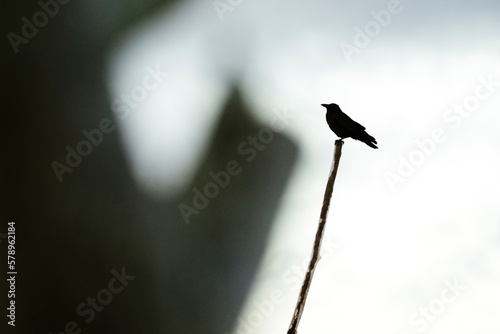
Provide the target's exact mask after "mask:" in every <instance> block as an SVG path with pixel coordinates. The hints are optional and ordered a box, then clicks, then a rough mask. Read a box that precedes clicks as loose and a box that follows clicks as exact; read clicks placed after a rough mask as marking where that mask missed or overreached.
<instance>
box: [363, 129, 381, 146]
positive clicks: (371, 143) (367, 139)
mask: <svg viewBox="0 0 500 334" xmlns="http://www.w3.org/2000/svg"><path fill="white" fill-rule="evenodd" d="M365 134H366V136H364V138H363V143H365V144H366V145H368V146H370V147H371V148H375V149H378V147H377V145H375V144H377V141H376V140H375V138H373V137H372V136H370V135H369V134H368V133H366V132H365Z"/></svg>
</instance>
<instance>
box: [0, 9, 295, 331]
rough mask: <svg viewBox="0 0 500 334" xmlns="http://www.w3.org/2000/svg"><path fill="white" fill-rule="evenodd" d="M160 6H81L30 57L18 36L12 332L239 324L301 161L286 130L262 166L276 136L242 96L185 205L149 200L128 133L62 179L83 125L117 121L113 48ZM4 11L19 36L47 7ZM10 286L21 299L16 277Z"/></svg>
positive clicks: (12, 103) (231, 106) (7, 49)
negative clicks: (215, 176)
mask: <svg viewBox="0 0 500 334" xmlns="http://www.w3.org/2000/svg"><path fill="white" fill-rule="evenodd" d="M160 3H161V2H160V1H146V2H145V4H144V5H143V4H141V5H134V4H135V2H133V1H130V0H129V1H117V0H115V1H97V0H89V1H85V2H74V1H71V2H68V3H67V4H64V5H63V4H59V12H58V13H57V14H56V15H55V16H54V17H49V21H48V23H47V24H46V25H45V26H43V27H42V28H39V29H38V32H37V34H36V36H34V37H33V38H30V39H28V42H27V43H25V44H20V45H19V50H18V53H15V52H14V50H13V47H12V45H11V43H10V42H9V40H8V39H6V38H4V43H3V44H2V47H3V50H2V52H1V53H0V54H1V57H2V59H1V63H2V67H1V79H0V82H1V83H2V86H1V88H2V89H1V93H0V94H2V97H1V99H0V100H1V102H0V103H1V104H2V116H3V119H2V121H1V125H0V126H1V135H2V140H1V144H0V145H1V151H2V159H1V162H0V173H1V181H2V187H1V189H2V192H3V199H2V210H1V219H0V232H1V233H3V232H6V230H7V222H8V221H15V222H16V236H17V237H16V270H17V272H18V275H17V281H16V327H15V328H13V327H10V326H8V325H7V321H6V319H5V316H4V321H2V322H1V324H0V332H2V333H7V332H9V330H10V331H15V332H16V333H49V332H52V333H54V334H55V333H60V332H69V331H74V332H78V329H81V332H82V333H173V332H176V333H217V334H222V333H224V332H225V331H230V330H231V328H232V326H233V325H234V324H235V322H236V316H237V314H238V312H239V310H240V308H241V306H242V303H243V302H244V300H245V297H246V294H247V292H248V289H249V286H250V283H251V281H252V278H253V275H254V273H255V270H256V268H257V265H258V262H259V260H260V258H261V256H262V253H263V251H264V248H265V244H266V240H267V235H268V231H269V228H270V226H271V223H272V220H273V218H274V215H275V213H276V210H277V208H278V203H279V200H280V197H281V195H282V193H283V190H284V187H285V185H286V182H287V179H288V178H289V176H290V172H291V168H292V166H293V162H294V160H295V157H296V153H297V152H296V147H295V145H293V144H292V143H291V142H290V141H289V140H287V139H285V138H284V137H283V136H282V135H280V134H279V133H274V139H273V140H272V142H270V143H269V144H268V145H266V146H265V149H264V150H262V151H258V153H257V156H256V157H255V159H254V160H253V161H252V162H248V161H246V158H247V157H248V156H247V155H242V154H240V153H238V145H240V144H241V143H242V142H243V141H246V140H248V138H247V137H248V136H249V135H256V134H257V133H259V131H261V130H262V127H260V126H259V125H258V124H257V123H256V122H255V121H253V120H252V119H251V118H250V117H249V116H248V110H247V109H246V108H245V107H244V105H243V103H242V101H241V98H240V97H239V94H238V93H237V92H236V91H235V93H234V94H233V95H232V98H231V100H230V101H229V102H228V104H227V106H226V109H225V111H224V113H223V114H222V118H221V121H220V124H219V127H218V129H217V130H216V132H215V137H214V139H213V142H212V145H211V146H210V149H209V151H208V153H207V156H206V158H205V159H204V161H203V163H202V165H201V166H200V169H199V171H198V173H197V176H196V178H195V179H194V181H193V184H192V185H191V186H190V187H189V188H188V189H186V192H185V194H183V195H182V196H179V198H176V199H164V200H152V199H151V198H149V197H147V196H145V195H144V194H141V193H140V192H139V191H138V188H137V187H136V185H135V184H134V183H133V181H132V179H131V177H130V172H129V170H128V166H127V162H126V160H125V158H124V154H123V150H122V147H121V143H120V141H119V140H118V132H117V131H116V130H112V131H110V133H108V134H105V135H104V137H103V139H102V142H101V143H100V144H99V145H96V146H93V148H92V152H91V154H89V155H88V156H85V157H83V158H82V161H80V162H79V163H76V162H75V164H76V165H77V166H76V167H74V168H72V171H71V172H66V173H64V175H63V181H62V182H59V181H58V178H57V177H56V175H55V173H54V170H53V167H52V164H53V162H54V161H58V162H61V163H64V162H65V159H66V155H67V154H68V152H67V149H66V147H67V146H70V147H71V148H73V149H75V148H76V147H77V145H78V143H80V142H81V141H82V140H83V139H86V137H85V136H84V134H83V133H82V130H87V131H91V130H93V129H96V128H97V127H98V126H99V124H100V123H101V122H102V120H103V119H105V118H108V119H110V120H112V119H113V115H112V113H111V109H110V101H109V99H108V93H107V88H106V85H105V81H104V77H105V75H104V70H105V60H106V52H107V47H108V44H109V41H110V40H111V39H112V37H113V36H115V35H119V33H120V31H123V29H130V27H129V26H128V23H129V22H135V21H137V20H138V19H139V17H141V15H144V13H148V12H151V11H152V9H151V8H152V7H151V6H152V5H154V6H156V5H157V4H160ZM163 3H172V2H168V1H164V2H163ZM146 4H147V5H146ZM149 5H151V6H149ZM134 6H135V7H134ZM137 6H139V7H140V8H139V9H140V10H138V8H137ZM130 8H132V10H130ZM154 8H156V7H154ZM2 9H3V10H2V14H1V17H2V20H1V23H0V24H1V26H2V28H3V29H2V31H3V32H4V33H7V32H15V33H16V34H21V27H22V25H23V21H21V18H22V17H23V16H26V17H28V20H31V18H32V15H33V14H34V13H37V12H39V11H40V10H41V9H40V5H39V3H38V2H37V1H29V2H26V1H24V2H16V1H13V2H8V3H4V5H3V6H2ZM112 9H113V10H115V11H113V10H112ZM112 126H114V123H111V125H110V126H109V128H111V127H112ZM230 160H236V161H238V162H239V164H240V167H241V169H242V170H241V173H239V174H238V175H235V176H232V177H231V180H230V183H229V184H228V185H227V186H226V187H225V188H224V189H220V194H218V196H217V197H214V198H212V199H210V203H209V204H208V205H207V206H206V207H205V208H204V209H203V210H200V213H199V214H197V215H193V216H191V223H190V224H189V225H188V224H186V223H185V221H184V218H183V216H182V214H181V212H180V210H179V204H180V203H183V202H186V203H188V204H192V203H191V202H190V201H192V194H193V191H192V188H193V187H197V188H199V189H202V188H203V187H204V185H206V183H207V182H208V181H211V180H212V179H211V178H210V172H211V171H213V172H214V173H216V172H219V171H221V170H223V169H225V168H227V163H228V161H230ZM4 240H5V239H2V240H1V241H2V243H0V245H1V246H0V248H1V249H2V254H4V255H5V254H6V242H5V241H4ZM3 263H4V264H3V265H2V266H0V268H1V270H2V271H3V272H4V273H5V272H6V271H7V270H6V267H5V264H6V262H5V261H3ZM123 268H124V269H123ZM117 275H118V276H119V277H121V280H120V279H116V278H117ZM132 277H133V278H132ZM127 278H128V279H129V281H127V280H126V279H127ZM123 282H125V283H127V284H126V285H125V283H123ZM121 286H123V289H121V290H120V289H119V287H121ZM0 290H1V291H3V293H6V292H7V291H8V287H7V284H6V280H5V279H4V280H1V283H0ZM118 290H119V291H118ZM109 291H115V292H113V293H111V294H110V292H109ZM110 296H111V299H109V298H110ZM95 303H96V304H97V306H93V305H95ZM1 306H2V308H3V309H4V311H5V310H6V308H7V299H6V298H2V302H1ZM75 326H76V328H75Z"/></svg>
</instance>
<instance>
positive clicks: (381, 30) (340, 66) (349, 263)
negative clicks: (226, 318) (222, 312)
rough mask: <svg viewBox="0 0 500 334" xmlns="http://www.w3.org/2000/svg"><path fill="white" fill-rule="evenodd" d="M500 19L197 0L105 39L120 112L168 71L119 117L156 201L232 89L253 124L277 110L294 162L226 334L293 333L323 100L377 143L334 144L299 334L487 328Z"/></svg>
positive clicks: (316, 195) (384, 6) (325, 167)
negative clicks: (328, 193)
mask: <svg viewBox="0 0 500 334" xmlns="http://www.w3.org/2000/svg"><path fill="white" fill-rule="evenodd" d="M231 4H233V5H231ZM228 6H229V7H228ZM499 14H500V2H498V1H440V2H433V1H410V0H401V1H350V2H346V1H278V0H272V1H259V0H257V1H245V0H243V1H237V0H232V1H216V2H214V3H212V2H210V1H198V0H193V1H188V2H186V3H184V4H182V5H181V6H179V7H177V8H174V9H173V10H171V11H169V12H164V13H158V15H157V16H156V17H155V18H154V19H153V20H151V21H149V22H147V23H145V24H143V25H142V26H141V27H139V28H138V29H136V30H134V31H131V32H130V33H129V34H128V35H127V36H124V38H123V39H122V40H121V41H120V42H119V43H117V44H116V47H115V48H114V50H113V52H112V54H111V56H110V61H109V64H110V66H109V74H110V75H109V84H110V90H111V92H112V100H114V102H115V107H118V106H124V103H127V102H124V100H123V99H122V98H121V96H122V94H127V93H129V94H130V93H132V92H134V89H136V87H137V86H138V85H141V83H142V82H143V80H144V78H145V76H147V75H148V73H151V71H153V72H154V71H157V72H156V73H158V71H162V73H168V75H167V74H165V75H161V76H157V79H158V80H157V81H156V83H157V85H154V84H153V83H154V82H153V81H151V85H149V86H148V87H149V88H148V87H146V88H147V96H146V97H144V98H141V99H140V100H132V101H129V103H133V104H134V108H133V109H132V112H130V113H129V114H127V115H126V117H125V116H123V117H122V118H123V119H121V120H120V124H121V130H122V135H123V140H124V141H125V143H126V144H127V148H128V157H129V159H130V162H131V164H132V166H133V171H134V173H135V174H134V177H135V179H136V180H137V182H138V183H140V184H141V185H142V187H143V188H144V189H146V191H148V192H150V193H151V194H152V195H154V194H157V193H158V192H167V193H171V194H175V193H176V191H179V190H180V189H182V187H183V186H185V185H186V184H187V183H188V182H189V181H190V177H192V175H193V173H194V171H195V168H196V165H197V163H198V159H199V158H200V156H201V152H202V151H203V149H204V145H205V143H206V142H207V138H208V137H209V136H210V135H211V133H212V132H211V131H212V130H213V126H214V122H215V120H216V118H217V113H218V111H219V110H220V107H221V105H222V104H223V103H224V98H225V97H226V96H227V93H228V88H229V83H230V81H231V80H233V79H235V80H239V81H241V82H242V85H243V94H244V97H245V98H246V99H247V100H248V102H249V103H250V104H251V105H252V106H253V109H254V110H255V111H256V112H257V111H258V113H257V114H256V115H255V116H256V117H258V118H259V119H260V120H261V122H262V124H263V126H267V125H268V122H269V121H270V119H271V118H272V116H273V115H275V114H276V113H282V114H283V113H284V114H287V115H289V119H290V121H289V122H288V123H287V125H286V127H285V128H284V130H283V132H284V133H286V134H287V135H289V136H290V137H291V138H293V140H294V141H295V142H296V143H297V144H298V145H299V149H300V155H299V161H298V163H297V165H296V168H295V171H294V174H293V177H292V179H291V180H290V184H289V186H288V188H287V192H286V194H285V197H284V199H283V202H282V206H281V208H280V211H279V215H278V217H277V221H276V223H275V226H274V229H273V233H272V236H271V237H272V239H271V242H270V246H269V249H268V252H267V254H266V256H265V259H264V261H263V264H262V266H261V268H260V271H259V274H258V278H259V279H258V280H257V281H256V282H255V286H254V288H253V293H252V295H251V296H250V297H249V300H248V302H247V304H246V306H245V308H244V311H243V313H242V314H241V317H240V320H239V321H240V328H236V330H235V331H234V333H270V332H279V331H281V332H284V331H286V329H287V327H288V325H289V322H290V319H291V316H292V312H293V308H294V307H295V303H296V299H297V296H298V291H299V288H300V284H299V283H297V282H298V281H300V283H301V282H302V279H303V270H302V269H300V270H299V269H298V267H301V266H302V263H303V262H304V260H306V261H308V260H309V257H310V254H311V248H312V243H313V238H314V235H315V231H316V228H317V220H318V217H319V212H320V206H321V203H322V197H323V193H324V187H325V185H326V181H327V178H328V173H329V170H330V164H331V159H332V155H333V142H334V139H335V136H334V135H333V133H332V132H331V131H330V130H329V129H328V126H327V124H326V122H325V118H324V117H325V110H324V108H323V107H321V106H320V104H321V103H332V102H335V103H338V104H339V105H340V107H341V108H342V109H343V110H344V111H345V112H346V113H348V114H349V115H350V116H351V117H352V118H353V119H355V120H356V121H358V122H360V123H362V124H363V125H364V126H365V127H366V128H367V131H368V133H370V134H371V135H373V136H374V137H375V138H376V139H377V141H378V143H379V150H373V149H371V148H369V147H368V146H366V145H364V144H363V143H361V142H355V141H353V140H351V139H348V140H346V141H345V145H344V148H343V156H342V160H341V162H340V168H339V173H338V176H337V182H336V185H335V190H334V194H333V199H332V207H331V209H330V214H329V220H328V224H327V229H326V232H325V240H324V248H323V258H322V260H321V261H320V262H319V264H318V268H317V270H316V273H315V277H314V280H313V284H312V287H311V289H310V292H309V297H308V300H307V305H306V308H305V311H304V314H303V318H302V322H301V325H300V327H299V331H300V332H302V333H316V334H322V333H333V332H336V333H345V334H349V333H367V332H370V333H373V334H377V333H384V334H387V333H394V334H402V333H410V334H413V333H453V334H462V333H463V334H470V333H477V334H489V333H495V334H496V333H498V332H499V331H500V321H498V315H499V314H500V260H499V258H500V205H499V194H500V178H499V172H498V171H499V170H500V149H499V148H500V145H499V144H500V132H499V131H498V129H499V127H500V116H499V111H500V39H499V38H498V32H499V31H500V21H499V20H498V17H499ZM159 41H160V42H159ZM153 86H154V87H153ZM132 98H133V95H132ZM117 115H118V113H117ZM118 119H120V117H118ZM187 128H189V131H186V129H187ZM194 134H197V135H194ZM181 143H182V145H180V144H181ZM297 266H298V267H297ZM257 305H259V306H257ZM227 331H228V332H230V331H231V329H230V328H228V329H227ZM221 334H223V333H221Z"/></svg>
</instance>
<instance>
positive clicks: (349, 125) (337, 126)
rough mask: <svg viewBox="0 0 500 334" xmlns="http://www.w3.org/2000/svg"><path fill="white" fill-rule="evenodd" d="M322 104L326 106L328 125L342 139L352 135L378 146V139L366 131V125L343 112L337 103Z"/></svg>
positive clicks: (367, 143)
mask: <svg viewBox="0 0 500 334" xmlns="http://www.w3.org/2000/svg"><path fill="white" fill-rule="evenodd" d="M322 106H323V107H325V108H326V122H327V123H328V126H329V127H330V129H332V131H333V132H334V133H335V134H336V135H337V136H339V137H340V139H341V140H342V139H345V138H349V137H350V138H352V139H356V140H359V141H362V142H363V143H365V144H366V145H368V146H370V147H372V148H378V147H377V146H376V145H375V144H376V143H377V141H376V140H375V138H373V137H372V136H370V135H369V134H368V133H367V132H366V131H365V127H364V126H362V125H361V124H359V123H357V122H355V121H353V120H352V119H351V118H350V117H349V116H347V115H346V114H345V113H344V112H342V110H340V107H339V106H338V105H337V104H335V103H330V104H322Z"/></svg>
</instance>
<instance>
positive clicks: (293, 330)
mask: <svg viewBox="0 0 500 334" xmlns="http://www.w3.org/2000/svg"><path fill="white" fill-rule="evenodd" d="M342 144H344V142H343V141H342V140H336V141H335V153H334V155H333V164H332V169H331V171H330V177H329V178H328V183H327V184H326V189H325V197H324V198H323V207H322V208H321V214H320V216H319V225H318V231H317V232H316V238H315V240H314V248H313V253H312V257H311V261H310V262H309V268H308V269H307V272H306V277H305V278H304V283H302V288H301V289H300V294H299V299H298V300H297V306H296V307H295V312H294V313H293V318H292V322H291V323H290V327H289V329H288V332H287V334H297V328H298V326H299V321H300V317H301V316H302V311H304V306H305V305H306V298H307V293H308V292H309V287H310V286H311V282H312V277H313V274H314V269H316V264H317V263H318V259H319V250H320V248H321V240H322V239H323V232H324V230H325V225H326V217H327V215H328V208H329V207H330V198H331V197H332V193H333V184H334V183H335V177H336V176H337V169H338V168H339V162H340V156H341V155H342Z"/></svg>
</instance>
